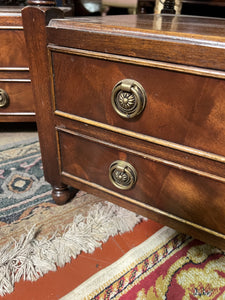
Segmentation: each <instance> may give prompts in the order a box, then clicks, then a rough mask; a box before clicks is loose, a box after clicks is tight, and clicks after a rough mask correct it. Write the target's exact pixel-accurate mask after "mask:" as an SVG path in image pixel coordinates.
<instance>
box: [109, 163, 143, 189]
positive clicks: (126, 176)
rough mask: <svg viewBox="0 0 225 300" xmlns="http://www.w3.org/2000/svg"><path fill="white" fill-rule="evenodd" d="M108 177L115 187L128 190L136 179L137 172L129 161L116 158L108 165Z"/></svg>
mask: <svg viewBox="0 0 225 300" xmlns="http://www.w3.org/2000/svg"><path fill="white" fill-rule="evenodd" d="M109 178H110V181H111V182H112V183H113V185H114V186H116V187H117V188H119V189H121V190H129V189H131V188H132V187H133V186H134V185H135V183H136V181H137V172H136V170H135V168H134V167H133V166H132V165H131V164H130V163H128V162H126V161H122V160H116V161H114V162H113V163H112V164H111V165H110V167H109Z"/></svg>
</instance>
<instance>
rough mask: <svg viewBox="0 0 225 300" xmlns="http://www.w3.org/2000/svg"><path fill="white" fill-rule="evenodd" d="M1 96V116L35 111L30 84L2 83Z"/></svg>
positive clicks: (0, 86) (0, 84)
mask: <svg viewBox="0 0 225 300" xmlns="http://www.w3.org/2000/svg"><path fill="white" fill-rule="evenodd" d="M0 96H1V97H0V116H1V115H5V114H9V113H26V112H34V111H35V110H34V101H33V94H32V88H31V83H30V82H4V81H3V82H2V81H0Z"/></svg>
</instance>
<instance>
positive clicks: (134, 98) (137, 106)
mask: <svg viewBox="0 0 225 300" xmlns="http://www.w3.org/2000/svg"><path fill="white" fill-rule="evenodd" d="M146 98H147V97H146V93H145V90H144V88H143V87H142V85H141V84H140V83H139V82H137V81H135V80H132V79H123V80H121V81H119V82H118V83H117V84H116V85H115V86H114V88H113V90H112V96H111V102H112V106H113V108H114V110H115V111H116V112H117V113H118V115H119V116H121V117H123V118H127V119H131V118H135V117H137V116H138V115H140V114H141V113H142V112H143V110H144V108H145V105H146Z"/></svg>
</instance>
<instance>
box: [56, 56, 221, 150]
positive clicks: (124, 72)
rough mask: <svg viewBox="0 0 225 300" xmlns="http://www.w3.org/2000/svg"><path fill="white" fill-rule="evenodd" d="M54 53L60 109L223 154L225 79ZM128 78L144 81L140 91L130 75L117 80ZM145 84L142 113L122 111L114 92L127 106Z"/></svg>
mask: <svg viewBox="0 0 225 300" xmlns="http://www.w3.org/2000/svg"><path fill="white" fill-rule="evenodd" d="M51 53H52V55H51V56H52V69H53V73H54V82H53V85H54V106H55V110H56V112H55V113H56V114H58V115H61V116H66V117H68V118H74V119H79V118H80V119H81V121H83V122H88V120H94V121H96V122H97V123H96V126H98V123H101V124H106V125H109V126H112V127H117V128H121V129H124V130H128V131H130V132H136V133H137V134H143V135H146V136H152V137H155V138H158V139H162V140H166V141H170V142H173V143H177V144H181V145H185V146H189V147H194V148H197V149H200V150H203V151H207V152H212V153H215V154H219V155H225V150H224V149H225V131H224V127H225V101H224V94H225V80H224V79H219V78H212V77H209V76H203V75H195V74H188V73H181V72H177V71H172V70H165V69H159V68H153V67H148V66H142V65H138V64H136V63H135V60H134V61H133V63H132V62H130V63H124V62H118V61H114V60H113V59H112V60H103V59H100V58H96V57H95V58H93V57H84V56H80V55H76V54H72V53H60V52H54V51H52V52H51ZM112 57H113V56H112ZM126 79H129V80H131V82H132V81H133V82H134V85H135V84H136V83H138V85H139V84H140V86H141V87H140V88H139V90H138V92H137V90H136V88H135V89H133V90H132V89H131V91H129V88H130V87H129V84H130V83H129V82H130V81H129V82H128V83H127V82H126V81H125V84H122V85H120V84H118V83H120V82H121V81H123V80H126ZM115 86H116V89H114V87H115ZM142 88H143V89H144V91H145V92H144V94H145V95H146V99H145V100H144V104H143V107H142V109H141V110H142V111H141V112H139V115H138V116H136V117H134V118H126V117H123V116H121V115H120V114H119V113H118V111H117V110H115V108H114V106H113V104H112V103H113V102H114V101H113V99H115V98H114V97H112V95H114V96H118V95H119V96H120V99H119V100H118V99H117V100H115V101H117V103H119V105H120V104H121V103H122V104H121V105H122V106H123V107H125V110H126V108H127V107H128V109H129V104H130V106H132V105H133V104H132V101H133V98H135V97H136V98H137V97H139V93H140V90H141V91H142ZM137 94H138V95H137ZM127 95H128V96H127ZM119 96H118V97H119ZM136 98H135V99H136ZM129 101H130V102H131V103H129Z"/></svg>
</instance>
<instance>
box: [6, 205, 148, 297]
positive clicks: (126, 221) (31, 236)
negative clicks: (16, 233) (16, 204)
mask: <svg viewBox="0 0 225 300" xmlns="http://www.w3.org/2000/svg"><path fill="white" fill-rule="evenodd" d="M143 219H144V218H143V217H142V216H139V215H136V214H135V213H133V212H130V211H128V210H126V209H124V208H121V207H119V206H117V205H114V204H112V203H109V202H103V203H97V204H95V205H93V207H92V208H91V210H90V211H89V212H88V215H87V216H83V215H81V214H79V215H77V216H75V217H74V221H73V223H72V224H70V225H68V226H67V227H66V228H65V231H64V233H63V234H62V235H59V234H57V233H55V234H54V235H53V236H52V237H51V238H42V239H41V240H38V239H37V237H38V233H39V231H40V230H39V229H37V228H36V226H33V227H32V228H31V229H30V230H29V232H28V233H27V234H25V235H22V236H21V237H20V239H19V241H11V242H10V243H8V244H7V245H5V246H4V247H2V249H1V250H0V295H1V296H4V295H5V294H7V293H12V292H13V290H14V284H15V283H16V282H19V281H20V280H21V279H23V280H29V281H36V280H37V279H38V278H40V277H42V276H43V275H45V274H46V273H48V272H49V271H56V269H57V267H63V266H64V265H65V264H66V263H68V262H70V260H71V258H76V257H77V255H79V254H80V253H81V252H85V253H92V252H93V251H94V250H95V249H96V248H97V247H100V246H101V245H102V243H104V242H106V241H107V240H108V238H109V237H110V236H115V235H116V234H118V233H120V234H122V233H124V232H127V231H130V230H132V229H133V227H134V226H135V225H136V224H138V223H139V222H140V221H142V220H143Z"/></svg>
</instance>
